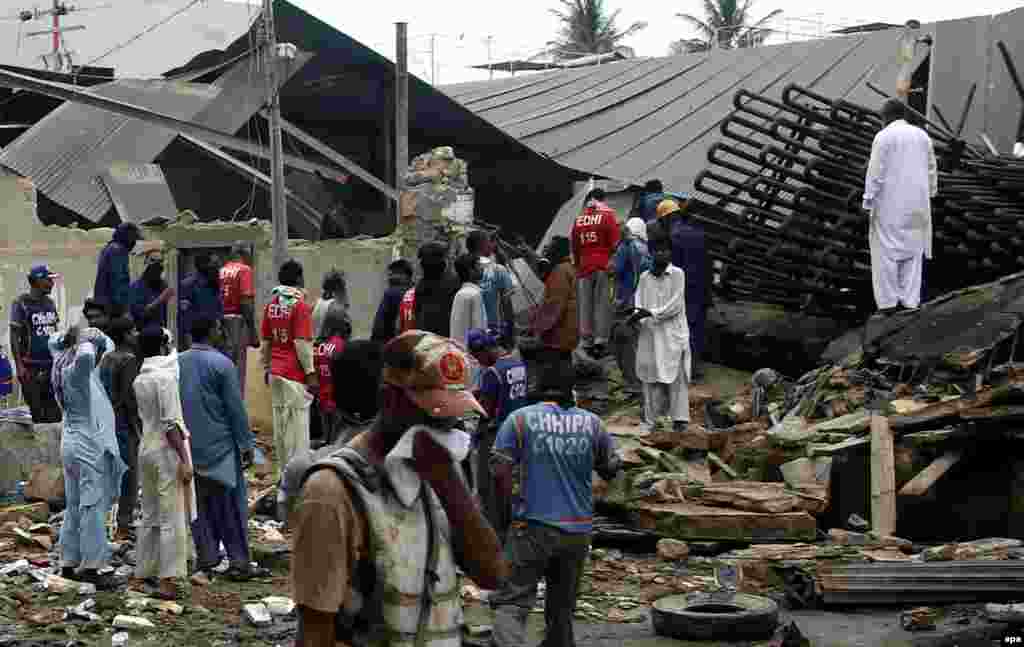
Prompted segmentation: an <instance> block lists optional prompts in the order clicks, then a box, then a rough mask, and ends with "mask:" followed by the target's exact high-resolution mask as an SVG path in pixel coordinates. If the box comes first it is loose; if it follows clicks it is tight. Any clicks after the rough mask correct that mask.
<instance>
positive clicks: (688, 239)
mask: <svg viewBox="0 0 1024 647" xmlns="http://www.w3.org/2000/svg"><path fill="white" fill-rule="evenodd" d="M671 237H672V264H673V265H675V266H676V267H678V268H680V269H682V270H683V272H684V273H685V274H686V322H687V325H688V326H689V328H690V353H691V357H692V358H693V359H694V361H697V360H699V359H700V357H701V354H702V353H703V352H704V322H705V320H706V319H707V312H708V306H709V305H710V304H709V303H708V297H709V295H710V291H711V290H710V287H711V286H710V283H709V282H710V281H711V266H710V263H709V261H708V254H707V249H706V247H705V241H704V228H703V227H701V226H700V225H698V224H696V223H694V222H691V221H684V220H676V222H675V223H673V225H672V230H671Z"/></svg>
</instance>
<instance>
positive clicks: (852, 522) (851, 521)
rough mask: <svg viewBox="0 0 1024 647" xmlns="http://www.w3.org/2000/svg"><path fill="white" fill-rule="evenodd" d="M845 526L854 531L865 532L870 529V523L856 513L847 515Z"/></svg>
mask: <svg viewBox="0 0 1024 647" xmlns="http://www.w3.org/2000/svg"><path fill="white" fill-rule="evenodd" d="M846 527H847V528H849V529H850V530H852V531H854V532H867V531H869V530H871V524H870V523H868V522H867V521H865V520H864V517H862V516H860V515H858V514H851V515H850V516H849V517H847V519H846Z"/></svg>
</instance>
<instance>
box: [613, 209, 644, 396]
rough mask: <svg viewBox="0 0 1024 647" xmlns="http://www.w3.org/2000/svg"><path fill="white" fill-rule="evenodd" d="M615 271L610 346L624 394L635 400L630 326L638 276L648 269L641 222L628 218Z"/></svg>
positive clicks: (636, 383) (633, 343)
mask: <svg viewBox="0 0 1024 647" xmlns="http://www.w3.org/2000/svg"><path fill="white" fill-rule="evenodd" d="M612 266H613V269H614V270H615V324H614V326H613V327H612V343H613V348H614V350H615V361H616V363H617V364H618V365H619V370H620V371H622V380H623V382H625V390H626V392H627V393H629V394H631V395H633V396H634V397H636V396H639V395H640V393H641V388H640V380H639V379H638V378H637V376H636V339H637V335H636V328H635V327H633V326H631V325H629V323H628V322H629V317H630V315H631V314H632V313H633V305H634V301H635V297H636V286H637V284H638V283H639V282H640V275H641V274H643V273H644V272H646V271H647V270H649V269H651V253H650V251H649V250H648V249H647V225H646V224H645V223H644V221H643V220H641V219H640V218H630V219H629V221H628V222H627V223H626V224H625V226H624V227H623V231H622V240H621V241H619V248H618V249H617V250H615V256H614V257H613V258H612Z"/></svg>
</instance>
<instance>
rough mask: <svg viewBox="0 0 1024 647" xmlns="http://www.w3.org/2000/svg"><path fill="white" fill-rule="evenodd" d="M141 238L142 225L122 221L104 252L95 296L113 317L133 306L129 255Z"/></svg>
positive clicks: (101, 257)
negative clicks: (140, 228) (140, 227)
mask: <svg viewBox="0 0 1024 647" xmlns="http://www.w3.org/2000/svg"><path fill="white" fill-rule="evenodd" d="M140 240H142V231H141V230H139V227H138V226H137V225H135V224H133V223H130V222H122V223H121V224H119V225H118V226H117V228H116V229H114V235H113V237H112V238H111V240H110V242H109V243H107V245H106V247H104V248H103V251H102V252H100V259H99V263H98V264H97V267H96V284H95V286H94V287H93V298H94V299H95V300H96V301H97V302H99V303H100V304H102V305H103V307H104V308H106V309H107V315H108V316H109V317H117V316H120V315H123V314H126V313H127V312H128V308H129V307H130V306H131V282H132V280H131V274H130V273H129V271H128V257H129V255H130V254H131V251H132V250H133V249H135V244H136V243H138V242H139V241H140Z"/></svg>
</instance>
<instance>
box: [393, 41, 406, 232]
mask: <svg viewBox="0 0 1024 647" xmlns="http://www.w3.org/2000/svg"><path fill="white" fill-rule="evenodd" d="M407 170H409V37H408V25H407V24H406V23H404V22H398V23H395V190H396V191H398V193H399V196H401V192H402V188H403V187H404V186H405V182H404V178H405V172H406V171H407ZM401 220H402V201H401V199H399V200H398V201H397V202H396V203H395V223H396V226H397V225H398V224H400V223H401Z"/></svg>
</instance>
